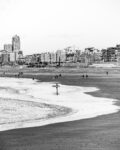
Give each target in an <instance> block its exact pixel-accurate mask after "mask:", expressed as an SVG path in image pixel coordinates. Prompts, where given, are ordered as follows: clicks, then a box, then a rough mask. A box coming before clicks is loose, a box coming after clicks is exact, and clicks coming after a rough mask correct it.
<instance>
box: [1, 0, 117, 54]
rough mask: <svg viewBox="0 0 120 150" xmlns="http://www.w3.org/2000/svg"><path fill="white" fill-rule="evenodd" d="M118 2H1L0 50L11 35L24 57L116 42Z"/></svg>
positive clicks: (12, 0) (22, 0) (112, 0)
mask: <svg viewBox="0 0 120 150" xmlns="http://www.w3.org/2000/svg"><path fill="white" fill-rule="evenodd" d="M119 6H120V2H119V0H106V1H104V0H84V1H83V0H74V1H73V0H69V1H68V0H66V1H65V0H61V1H58V0H51V1H49V0H44V1H42V0H34V1H33V0H21V1H18V0H1V1H0V17H1V22H2V23H1V28H0V32H1V34H0V49H3V45H4V44H5V43H10V42H11V39H10V37H12V36H13V35H15V34H17V35H19V36H20V38H21V43H22V44H21V50H23V52H24V54H25V55H26V54H33V53H41V52H45V51H56V50H58V49H63V48H65V47H67V46H72V45H75V46H77V47H79V48H80V49H84V48H86V47H92V46H94V47H96V48H98V49H102V48H106V47H108V46H114V45H116V44H119V43H120V30H119V26H120V21H119V13H120V10H119Z"/></svg>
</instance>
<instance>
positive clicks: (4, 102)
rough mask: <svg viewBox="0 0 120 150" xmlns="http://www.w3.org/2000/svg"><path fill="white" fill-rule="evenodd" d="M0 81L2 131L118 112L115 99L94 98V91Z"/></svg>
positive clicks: (8, 80)
mask: <svg viewBox="0 0 120 150" xmlns="http://www.w3.org/2000/svg"><path fill="white" fill-rule="evenodd" d="M54 84H55V83H53V82H40V81H39V82H38V81H37V80H32V79H21V78H19V79H18V78H0V131H4V130H10V129H17V128H26V127H35V126H43V125H47V124H53V123H59V122H67V121H74V120H80V119H86V118H92V117H96V116H99V115H105V114H111V113H115V112H118V111H119V109H120V108H119V106H117V105H115V103H116V101H117V100H115V99H108V98H100V97H93V96H91V95H89V94H86V92H87V93H88V92H94V91H97V90H99V89H97V88H95V87H80V86H68V85H62V84H59V85H60V88H59V93H60V94H59V95H56V93H55V87H53V85H54Z"/></svg>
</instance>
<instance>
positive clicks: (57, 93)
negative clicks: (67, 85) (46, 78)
mask: <svg viewBox="0 0 120 150" xmlns="http://www.w3.org/2000/svg"><path fill="white" fill-rule="evenodd" d="M53 87H56V95H59V92H58V88H59V87H60V86H59V85H58V83H56V84H55V85H53Z"/></svg>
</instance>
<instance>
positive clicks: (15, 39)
mask: <svg viewBox="0 0 120 150" xmlns="http://www.w3.org/2000/svg"><path fill="white" fill-rule="evenodd" d="M12 49H13V51H19V50H20V37H19V36H18V35H15V36H13V37H12Z"/></svg>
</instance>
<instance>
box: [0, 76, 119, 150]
mask: <svg viewBox="0 0 120 150" xmlns="http://www.w3.org/2000/svg"><path fill="white" fill-rule="evenodd" d="M31 76H32V75H31ZM25 77H26V76H25ZM37 77H38V78H39V79H40V81H44V82H45V81H47V82H49V81H59V82H60V83H61V84H63V85H74V86H85V87H97V88H99V89H100V90H99V91H95V92H89V93H87V94H90V95H92V96H95V97H105V98H111V99H117V100H118V102H117V104H116V105H119V100H120V92H119V89H120V78H119V75H113V74H111V75H110V76H107V77H106V76H105V75H104V74H103V75H101V76H97V75H95V74H94V76H93V75H89V77H88V78H87V79H83V78H81V76H79V75H78V74H77V75H72V76H71V75H63V76H62V77H61V78H58V79H53V75H39V76H37ZM119 139H120V113H119V112H118V113H113V114H109V115H102V116H99V117H96V118H90V119H84V120H78V121H72V122H64V123H56V124H52V125H46V126H43V127H31V128H25V129H24V128H23V129H15V130H10V131H3V132H0V150H16V149H17V150H26V149H28V150H74V149H75V150H93V149H95V150H119V147H120V142H119Z"/></svg>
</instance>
